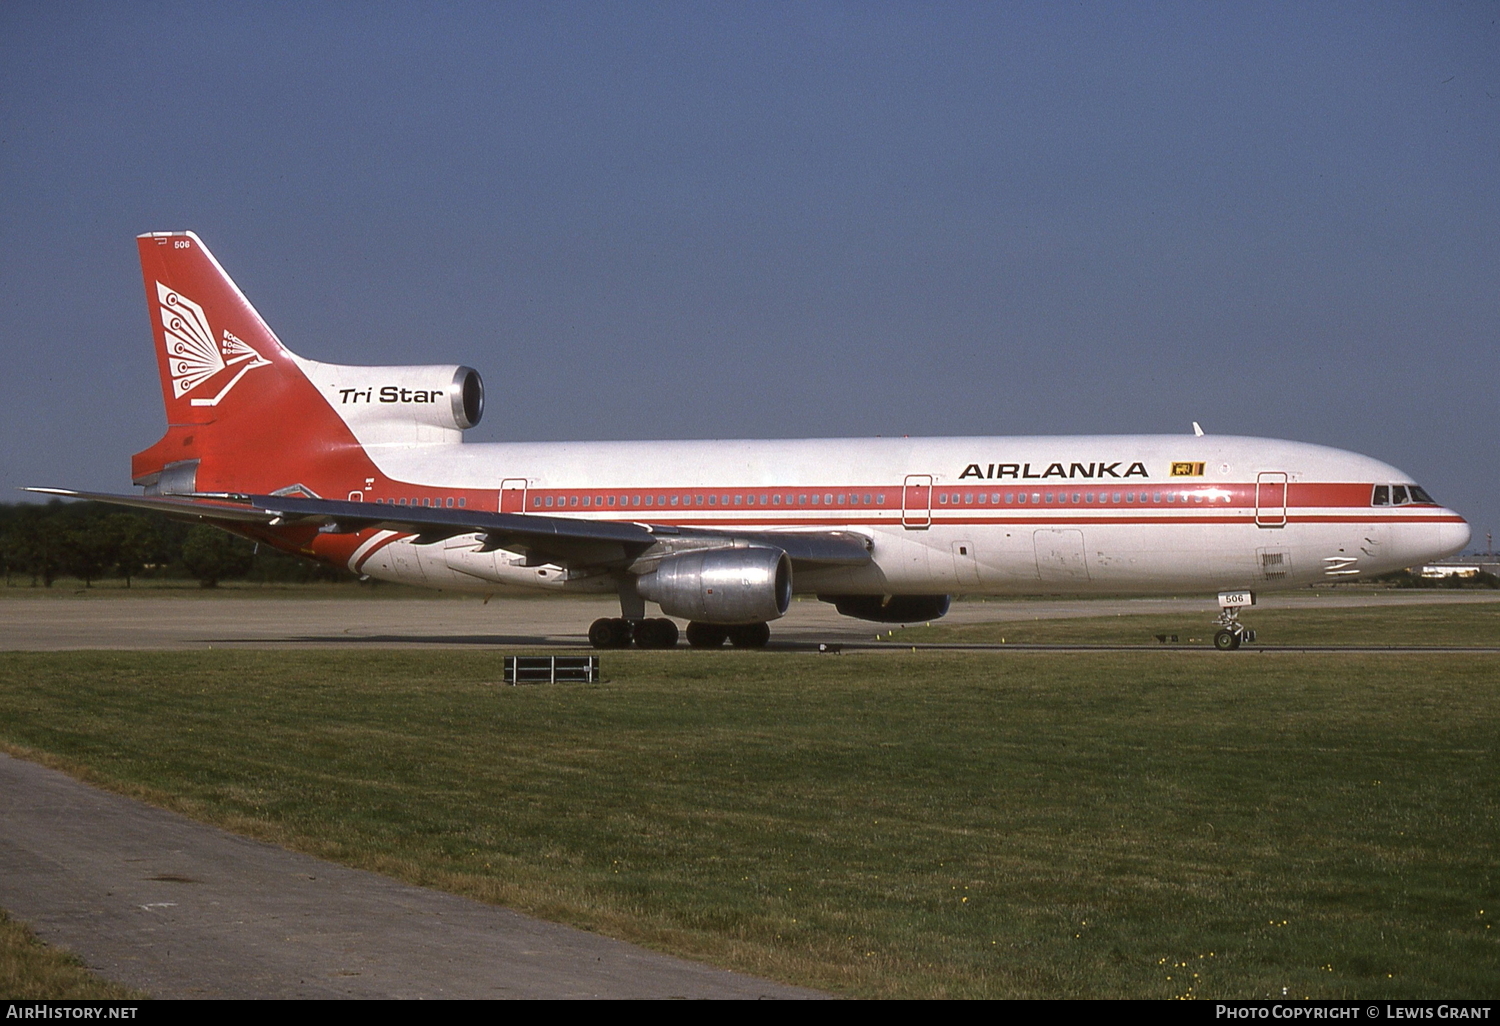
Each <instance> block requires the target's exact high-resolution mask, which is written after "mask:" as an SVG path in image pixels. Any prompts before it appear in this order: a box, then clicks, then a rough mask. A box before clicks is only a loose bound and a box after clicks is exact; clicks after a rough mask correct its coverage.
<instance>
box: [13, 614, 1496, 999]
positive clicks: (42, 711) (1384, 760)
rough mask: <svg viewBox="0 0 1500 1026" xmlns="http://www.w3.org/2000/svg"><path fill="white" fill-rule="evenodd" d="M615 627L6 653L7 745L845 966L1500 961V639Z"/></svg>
mask: <svg viewBox="0 0 1500 1026" xmlns="http://www.w3.org/2000/svg"><path fill="white" fill-rule="evenodd" d="M1388 615H1389V614H1388ZM604 658H605V669H606V676H607V677H608V678H609V682H608V683H606V684H603V685H598V686H581V685H559V686H538V687H528V688H506V687H497V686H494V685H493V684H492V683H491V682H493V681H496V680H498V678H499V676H500V673H499V670H500V667H499V656H498V655H497V654H493V653H474V652H452V653H450V652H407V651H400V652H395V651H391V652H378V653H371V652H333V653H325V652H318V653H310V652H227V651H218V652H205V653H170V654H165V653H56V654H52V653H6V654H3V655H0V742H3V744H4V745H5V746H7V747H8V748H9V749H10V750H11V751H13V752H16V753H17V754H23V755H30V756H31V757H40V758H45V759H47V760H49V761H52V762H54V763H55V764H59V765H62V766H64V767H66V768H70V769H72V770H73V771H74V772H76V773H78V774H79V775H80V776H83V777H84V778H86V779H90V780H93V781H96V782H99V783H103V784H105V785H106V786H109V787H112V788H114V789H116V790H119V791H122V792H125V793H128V794H135V795H138V796H141V797H145V798H147V799H149V800H151V801H155V802H157V803H159V804H162V805H166V806H168V807H172V808H176V809H179V810H181V811H183V812H186V813H187V814H189V815H192V816H195V817H198V818H200V819H203V820H206V821H210V822H214V823H218V824H221V825H224V826H227V827H229V828H231V829H234V830H238V831H241V832H243V833H246V834H250V835H253V836H257V837H262V838H266V839H269V840H273V841H277V842H280V843H283V844H286V845H289V846H292V847H295V848H299V849H302V850H305V851H309V852H313V853H316V854H319V855H323V856H326V857H331V858H335V859H338V860H340V861H343V862H346V863H349V864H352V865H356V866H362V867H366V868H371V869H376V870H379V871H382V872H386V873H389V874H392V875H395V876H399V877H402V878H404V879H407V880H410V881H413V882H417V883H423V884H429V885H432V886H436V887H441V888H444V889H447V890H451V891H454V892H457V893H462V894H468V895H472V896H474V897H477V898H481V899H483V900H487V901H494V902H500V903H503V904H505V905H508V906H511V907H514V908H517V909H521V910H524V911H529V912H533V913H536V914H539V915H541V916H544V917H547V918H550V919H554V920H558V921H563V922H569V923H573V924H577V925H580V926H584V927H587V928H590V929H594V930H598V931H601V932H604V933H609V934H612V935H614V936H618V937H623V938H625V939H628V940H633V941H637V942H641V943H645V944H648V945H650V946H653V947H657V948H660V949H664V950H669V951H674V952H678V953H681V954H685V955H689V956H692V957H697V958H701V959H705V960H708V961H712V962H715V963H717V964H720V965H724V966H729V967H733V968H738V969H743V970H747V971H750V972H755V973H759V974H762V975H766V976H770V977H774V978H777V979H781V980H785V981H788V982H794V983H801V984H807V985H811V986H816V987H822V988H826V989H828V990H831V991H834V992H837V993H842V994H849V995H861V996H902V997H923V996H962V997H1074V996H1077V997H1104V996H1108V997H1113V996H1122V997H1176V996H1193V997H1262V996H1275V997H1279V996H1281V995H1282V993H1283V992H1285V993H1286V994H1288V995H1292V996H1304V995H1308V996H1316V997H1325V996H1359V997H1392V998H1395V997H1407V996H1433V997H1435V996H1444V997H1493V996H1495V995H1497V994H1500V936H1497V934H1500V931H1495V930H1492V929H1491V926H1492V924H1493V922H1494V921H1495V920H1496V919H1497V918H1500V858H1497V853H1500V821H1497V813H1500V760H1497V739H1500V656H1489V655H1472V654H1468V655H1466V654H1445V655H1357V656H1350V655H1247V654H1245V653H1239V654H1234V655H1225V654H1220V653H1214V652H1211V651H1206V652H1187V651H1147V652H1141V653H1124V654H1087V653H1084V654H1039V653H1019V652H1016V653H998V654H989V653H980V654H969V653H932V652H924V653H919V654H912V653H910V652H874V653H867V654H848V655H843V656H818V655H812V654H805V655H804V654H784V653H782V654H778V653H770V652H764V653H744V652H731V651H723V652H715V653H702V652H689V651H685V650H684V651H677V652H671V653H650V652H620V653H606V654H605V657H604Z"/></svg>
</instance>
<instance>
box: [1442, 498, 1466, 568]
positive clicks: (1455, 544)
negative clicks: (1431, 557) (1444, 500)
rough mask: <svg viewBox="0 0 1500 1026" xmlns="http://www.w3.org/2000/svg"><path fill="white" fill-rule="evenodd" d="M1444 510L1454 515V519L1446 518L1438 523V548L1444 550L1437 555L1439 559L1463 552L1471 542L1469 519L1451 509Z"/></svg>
mask: <svg viewBox="0 0 1500 1026" xmlns="http://www.w3.org/2000/svg"><path fill="white" fill-rule="evenodd" d="M1443 512H1444V513H1446V514H1448V515H1450V516H1452V517H1453V519H1452V520H1444V521H1443V522H1442V523H1440V524H1438V548H1439V549H1441V550H1442V551H1441V552H1439V553H1438V555H1437V557H1436V558H1438V559H1442V558H1443V557H1444V556H1452V555H1454V554H1455V553H1459V552H1462V551H1463V550H1464V548H1465V546H1467V545H1468V544H1469V537H1470V534H1471V532H1470V530H1469V522H1468V521H1467V520H1465V519H1464V518H1463V517H1461V516H1459V515H1458V514H1457V513H1454V512H1453V511H1452V510H1451V509H1445V510H1443Z"/></svg>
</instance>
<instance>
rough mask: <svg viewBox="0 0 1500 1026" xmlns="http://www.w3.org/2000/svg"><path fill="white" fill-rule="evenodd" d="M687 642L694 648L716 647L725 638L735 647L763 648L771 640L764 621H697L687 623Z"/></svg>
mask: <svg viewBox="0 0 1500 1026" xmlns="http://www.w3.org/2000/svg"><path fill="white" fill-rule="evenodd" d="M687 639H688V644H689V645H692V646H693V647H694V648H718V647H719V646H720V645H722V644H724V642H725V641H726V640H727V641H728V642H729V643H730V644H731V645H733V646H734V647H735V648H765V647H766V642H768V641H770V640H771V628H770V626H769V625H767V624H765V623H737V624H720V623H698V622H697V621H696V620H695V621H694V622H692V623H690V624H688V628H687Z"/></svg>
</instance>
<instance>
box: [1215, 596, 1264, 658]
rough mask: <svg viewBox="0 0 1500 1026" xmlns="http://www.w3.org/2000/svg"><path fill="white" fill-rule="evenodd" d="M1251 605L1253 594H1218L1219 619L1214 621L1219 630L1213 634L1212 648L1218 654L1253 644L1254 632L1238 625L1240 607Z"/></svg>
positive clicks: (1253, 599)
mask: <svg viewBox="0 0 1500 1026" xmlns="http://www.w3.org/2000/svg"><path fill="white" fill-rule="evenodd" d="M1253 605H1255V595H1254V593H1253V592H1248V591H1221V592H1219V618H1218V619H1217V620H1215V621H1214V623H1216V624H1218V625H1219V629H1218V630H1217V631H1215V632H1214V648H1216V649H1218V650H1219V651H1220V652H1232V651H1234V650H1235V649H1237V648H1239V647H1240V645H1241V644H1245V643H1254V641H1255V632H1254V631H1253V630H1251V629H1250V628H1249V627H1246V626H1245V625H1244V624H1242V623H1240V607H1241V606H1253Z"/></svg>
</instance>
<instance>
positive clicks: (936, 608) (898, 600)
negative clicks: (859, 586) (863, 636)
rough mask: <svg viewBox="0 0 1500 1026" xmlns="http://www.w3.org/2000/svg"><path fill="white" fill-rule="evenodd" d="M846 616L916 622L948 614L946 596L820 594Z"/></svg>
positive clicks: (879, 621)
mask: <svg viewBox="0 0 1500 1026" xmlns="http://www.w3.org/2000/svg"><path fill="white" fill-rule="evenodd" d="M818 601H820V602H832V603H833V606H834V608H835V609H837V610H838V611H839V613H840V614H842V615H843V616H852V617H854V618H855V619H856V620H871V621H873V622H875V623H917V622H918V621H922V620H937V619H940V618H941V617H944V616H947V615H948V605H949V602H950V599H949V597H948V596H947V595H819V596H818Z"/></svg>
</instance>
